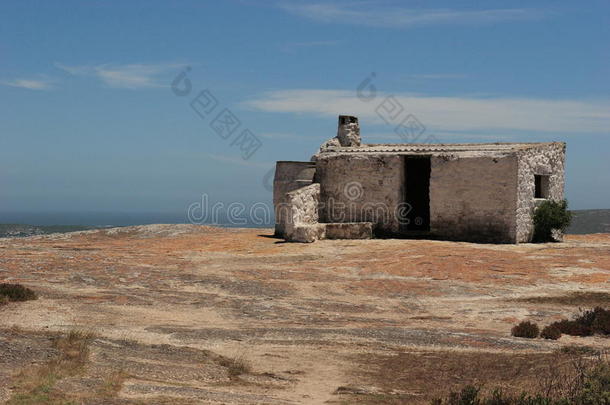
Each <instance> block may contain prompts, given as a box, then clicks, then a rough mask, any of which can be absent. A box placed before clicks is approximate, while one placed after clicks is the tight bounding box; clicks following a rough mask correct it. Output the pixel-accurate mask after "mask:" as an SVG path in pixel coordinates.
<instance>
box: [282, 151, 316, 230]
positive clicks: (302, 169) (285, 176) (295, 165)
mask: <svg viewBox="0 0 610 405" xmlns="http://www.w3.org/2000/svg"><path fill="white" fill-rule="evenodd" d="M315 172H316V167H315V163H313V162H286V161H281V162H277V163H276V165H275V178H274V180H273V206H274V209H275V234H276V236H284V232H285V223H286V222H287V220H288V215H290V214H289V209H288V204H287V196H286V194H287V193H288V192H290V191H294V190H296V189H299V188H301V187H304V186H307V185H309V184H312V183H313V180H314V176H315Z"/></svg>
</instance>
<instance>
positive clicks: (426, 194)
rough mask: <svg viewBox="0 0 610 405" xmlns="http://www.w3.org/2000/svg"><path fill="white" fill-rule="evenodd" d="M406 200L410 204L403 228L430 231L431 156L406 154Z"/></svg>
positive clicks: (410, 230) (409, 230)
mask: <svg viewBox="0 0 610 405" xmlns="http://www.w3.org/2000/svg"><path fill="white" fill-rule="evenodd" d="M404 168H405V172H404V175H405V202H406V203H407V204H409V206H408V207H409V208H410V209H408V213H407V214H406V220H405V221H404V223H403V226H402V228H403V230H404V231H408V232H412V231H417V232H427V231H430V157H429V156H405V158H404Z"/></svg>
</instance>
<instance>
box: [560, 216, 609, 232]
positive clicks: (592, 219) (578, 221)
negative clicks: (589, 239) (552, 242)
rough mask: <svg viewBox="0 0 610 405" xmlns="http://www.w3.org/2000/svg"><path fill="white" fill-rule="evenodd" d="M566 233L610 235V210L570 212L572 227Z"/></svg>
mask: <svg viewBox="0 0 610 405" xmlns="http://www.w3.org/2000/svg"><path fill="white" fill-rule="evenodd" d="M567 233H576V234H584V233H610V210H577V211H572V225H570V227H569V228H568V230H567Z"/></svg>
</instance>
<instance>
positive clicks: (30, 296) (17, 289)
mask: <svg viewBox="0 0 610 405" xmlns="http://www.w3.org/2000/svg"><path fill="white" fill-rule="evenodd" d="M36 298H38V297H37V296H36V293H35V292H34V291H32V290H30V289H29V288H27V287H24V286H22V285H21V284H10V283H1V284H0V304H2V303H3V302H4V303H7V302H9V301H29V300H35V299H36Z"/></svg>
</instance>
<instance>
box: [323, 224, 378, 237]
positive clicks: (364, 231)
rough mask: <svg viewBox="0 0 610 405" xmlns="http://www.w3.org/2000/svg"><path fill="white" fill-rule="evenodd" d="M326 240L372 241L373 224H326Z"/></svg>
mask: <svg viewBox="0 0 610 405" xmlns="http://www.w3.org/2000/svg"><path fill="white" fill-rule="evenodd" d="M324 225H325V227H326V239H371V238H372V237H373V223H372V222H342V223H341V222H333V223H328V224H324Z"/></svg>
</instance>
